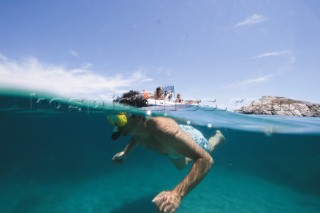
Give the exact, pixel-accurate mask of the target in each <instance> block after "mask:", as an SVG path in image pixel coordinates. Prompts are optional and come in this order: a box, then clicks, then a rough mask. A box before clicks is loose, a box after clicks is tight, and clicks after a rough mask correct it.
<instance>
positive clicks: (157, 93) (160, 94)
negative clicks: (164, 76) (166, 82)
mask: <svg viewBox="0 0 320 213" xmlns="http://www.w3.org/2000/svg"><path fill="white" fill-rule="evenodd" d="M154 99H156V100H163V99H164V95H163V91H162V88H161V87H157V88H156V91H155V92H154Z"/></svg>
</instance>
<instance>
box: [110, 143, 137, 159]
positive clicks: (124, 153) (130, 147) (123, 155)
mask: <svg viewBox="0 0 320 213" xmlns="http://www.w3.org/2000/svg"><path fill="white" fill-rule="evenodd" d="M136 146H137V142H136V141H135V139H134V138H131V141H130V142H129V143H128V145H127V146H126V147H125V148H124V150H123V151H121V152H119V153H117V154H116V155H115V156H114V157H113V158H112V160H113V161H114V162H115V163H120V164H122V163H123V162H124V160H125V159H126V158H127V157H128V155H129V153H130V152H131V151H132V150H133V149H134V148H135V147H136Z"/></svg>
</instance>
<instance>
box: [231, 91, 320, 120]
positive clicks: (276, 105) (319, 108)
mask: <svg viewBox="0 0 320 213" xmlns="http://www.w3.org/2000/svg"><path fill="white" fill-rule="evenodd" d="M235 111H236V112H239V113H243V114H255V115H286V116H304V117H320V104H314V103H310V102H306V101H299V100H294V99H290V98H285V97H277V96H262V98H260V99H259V100H257V101H253V102H252V103H251V104H249V105H248V106H243V107H241V108H240V109H237V110H235Z"/></svg>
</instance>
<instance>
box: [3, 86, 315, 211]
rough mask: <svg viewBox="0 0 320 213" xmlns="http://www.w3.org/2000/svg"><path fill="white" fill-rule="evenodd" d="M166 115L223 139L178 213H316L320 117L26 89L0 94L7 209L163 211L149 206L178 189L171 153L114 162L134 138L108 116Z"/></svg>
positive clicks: (139, 152)
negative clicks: (120, 132)
mask: <svg viewBox="0 0 320 213" xmlns="http://www.w3.org/2000/svg"><path fill="white" fill-rule="evenodd" d="M123 111H130V113H138V114H144V113H147V114H148V116H168V117H171V118H173V119H175V120H176V121H177V122H179V123H182V124H190V125H192V126H194V127H195V128H197V129H199V130H200V131H201V132H202V133H203V134H204V135H205V136H206V137H207V138H209V137H210V136H211V135H213V134H214V132H215V130H217V129H219V130H220V131H221V132H222V134H223V135H224V136H225V138H226V143H224V144H222V145H219V146H218V147H217V149H216V150H215V151H214V152H213V153H212V157H213V158H214V165H213V167H212V168H211V170H210V171H209V173H208V174H207V176H206V177H205V179H204V180H203V181H202V182H201V183H200V184H199V185H198V186H197V187H196V188H195V189H193V190H192V191H191V192H190V193H189V194H188V195H187V196H186V197H185V198H184V199H183V201H182V203H181V205H180V208H179V209H178V210H177V212H178V213H195V212H197V213H224V212H226V213H232V212H235V213H252V212H259V213H260V212H262V213H264V212H265V213H273V212H274V213H285V212H288V213H304V212H308V213H313V212H314V213H318V212H320V118H305V117H283V116H261V115H260V116H258V115H243V114H238V113H235V112H230V111H227V110H223V109H217V108H215V107H208V106H202V105H201V103H200V105H199V106H196V107H195V106H193V107H189V108H173V107H168V108H164V107H160V108H159V107H158V108H156V107H152V108H150V107H149V108H143V109H141V108H139V109H134V108H130V107H123V106H120V105H115V104H113V103H112V102H110V101H102V100H97V99H90V100H85V99H80V98H72V99H71V98H65V97H63V98H61V97H56V96H53V95H50V94H46V93H42V94H40V93H35V92H32V91H31V92H30V91H22V90H20V91H19V90H2V91H1V92H0V211H1V212H2V213H7V212H8V213H44V212H50V213H75V212H77V213H129V212H130V213H133V212H144V213H148V212H157V210H156V208H155V206H154V204H153V203H152V202H151V201H152V199H153V197H155V196H156V195H157V194H158V193H159V192H161V191H163V190H170V189H172V188H173V187H175V186H176V185H177V184H178V183H179V182H180V181H181V180H182V179H183V177H184V176H185V175H186V174H187V172H188V170H189V169H190V167H188V168H185V169H184V170H182V171H178V170H176V169H175V168H174V166H173V165H172V164H171V163H170V161H169V160H168V158H166V157H165V156H161V155H158V154H157V153H155V152H154V151H152V150H146V149H143V148H140V147H139V148H137V149H136V150H134V151H133V153H131V155H130V157H129V158H128V159H127V160H126V161H125V163H124V164H123V165H116V164H114V163H113V162H112V161H111V159H112V157H113V156H114V155H115V154H116V153H117V152H119V151H122V149H123V148H124V147H125V145H126V143H127V142H128V140H129V137H121V138H120V139H119V140H117V141H113V140H111V137H110V136H111V133H112V130H113V127H111V126H110V125H109V124H108V122H107V120H106V115H108V114H113V113H117V112H123Z"/></svg>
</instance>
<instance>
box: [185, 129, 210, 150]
mask: <svg viewBox="0 0 320 213" xmlns="http://www.w3.org/2000/svg"><path fill="white" fill-rule="evenodd" d="M179 126H180V128H181V129H182V130H183V131H185V132H186V133H188V134H189V135H191V137H192V139H193V140H194V141H195V142H197V144H199V146H201V147H202V148H203V149H204V150H206V151H207V152H208V153H210V151H209V147H208V140H207V139H206V138H205V137H204V136H203V134H202V133H201V132H200V131H199V130H197V129H195V128H193V127H192V126H190V125H182V124H180V125H179Z"/></svg>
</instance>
